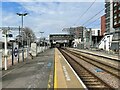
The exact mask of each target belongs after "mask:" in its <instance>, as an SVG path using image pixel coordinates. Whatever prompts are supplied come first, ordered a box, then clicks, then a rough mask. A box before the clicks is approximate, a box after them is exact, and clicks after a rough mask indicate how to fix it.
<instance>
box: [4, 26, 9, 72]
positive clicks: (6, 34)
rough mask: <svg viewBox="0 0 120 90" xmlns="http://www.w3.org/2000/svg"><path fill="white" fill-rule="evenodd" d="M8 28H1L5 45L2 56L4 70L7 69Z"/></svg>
mask: <svg viewBox="0 0 120 90" xmlns="http://www.w3.org/2000/svg"><path fill="white" fill-rule="evenodd" d="M9 30H10V28H9V27H8V30H3V32H2V33H3V34H4V36H5V41H4V43H5V44H4V47H5V53H4V57H5V62H4V65H5V70H7V57H8V50H7V37H8V31H9Z"/></svg>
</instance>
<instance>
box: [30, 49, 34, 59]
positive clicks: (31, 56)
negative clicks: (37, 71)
mask: <svg viewBox="0 0 120 90" xmlns="http://www.w3.org/2000/svg"><path fill="white" fill-rule="evenodd" d="M29 55H30V57H31V58H32V59H33V55H32V52H31V50H30V51H29Z"/></svg>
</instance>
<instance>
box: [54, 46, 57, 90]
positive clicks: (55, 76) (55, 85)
mask: <svg viewBox="0 0 120 90" xmlns="http://www.w3.org/2000/svg"><path fill="white" fill-rule="evenodd" d="M56 50H57V49H56V48H55V68H54V90H55V89H56V88H57V71H56V68H57V66H56V59H57V58H56V55H57V53H56Z"/></svg>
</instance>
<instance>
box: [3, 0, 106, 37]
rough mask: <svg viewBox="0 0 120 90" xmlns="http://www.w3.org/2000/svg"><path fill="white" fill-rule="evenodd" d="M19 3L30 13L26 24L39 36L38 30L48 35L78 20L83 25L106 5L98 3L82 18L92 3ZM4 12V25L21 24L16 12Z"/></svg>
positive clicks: (6, 10)
mask: <svg viewBox="0 0 120 90" xmlns="http://www.w3.org/2000/svg"><path fill="white" fill-rule="evenodd" d="M17 1H18V0H17ZM31 1H32V0H31ZM11 3H12V2H11ZM17 4H19V8H22V9H24V11H26V12H28V13H29V14H28V16H26V17H24V26H27V27H30V28H32V30H33V31H34V32H35V34H36V35H37V36H38V37H39V33H38V32H40V31H44V32H45V35H46V36H47V35H49V34H50V33H61V32H62V29H63V28H65V27H71V26H73V25H74V23H75V22H76V21H77V22H78V24H77V25H81V24H82V23H83V22H85V21H86V20H87V19H89V18H90V17H91V16H93V15H95V14H96V12H98V11H99V10H101V8H102V7H103V6H104V3H101V4H100V3H96V4H95V5H94V6H93V7H92V8H91V9H90V11H89V12H88V13H87V14H85V16H84V17H83V18H81V17H80V15H81V14H83V12H84V11H85V10H86V8H87V7H88V6H89V5H90V4H91V3H85V2H82V3H80V2H79V3H77V2H18V3H17ZM4 5H5V4H4ZM16 7H18V5H16ZM10 8H13V10H14V7H12V6H11V7H10ZM2 13H3V14H2V17H3V20H2V22H3V25H4V26H19V25H21V18H20V17H18V16H17V15H16V14H15V12H11V11H9V10H8V9H7V8H4V9H3V11H2ZM88 14H89V15H88ZM101 14H102V13H101Z"/></svg>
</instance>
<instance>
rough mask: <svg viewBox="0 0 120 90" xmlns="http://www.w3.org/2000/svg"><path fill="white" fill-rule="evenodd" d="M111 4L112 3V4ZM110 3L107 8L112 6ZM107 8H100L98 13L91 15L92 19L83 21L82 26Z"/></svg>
mask: <svg viewBox="0 0 120 90" xmlns="http://www.w3.org/2000/svg"><path fill="white" fill-rule="evenodd" d="M111 4H113V3H111ZM111 4H110V5H111ZM110 5H109V6H107V7H106V8H108V7H110ZM106 8H103V9H102V10H100V11H99V12H98V13H96V14H95V15H94V16H93V17H91V18H90V19H88V20H87V21H86V22H85V23H83V24H82V26H84V25H85V24H86V23H88V22H89V21H90V20H92V19H93V18H95V16H97V15H98V14H100V13H101V12H102V11H104V10H105V9H106Z"/></svg>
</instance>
